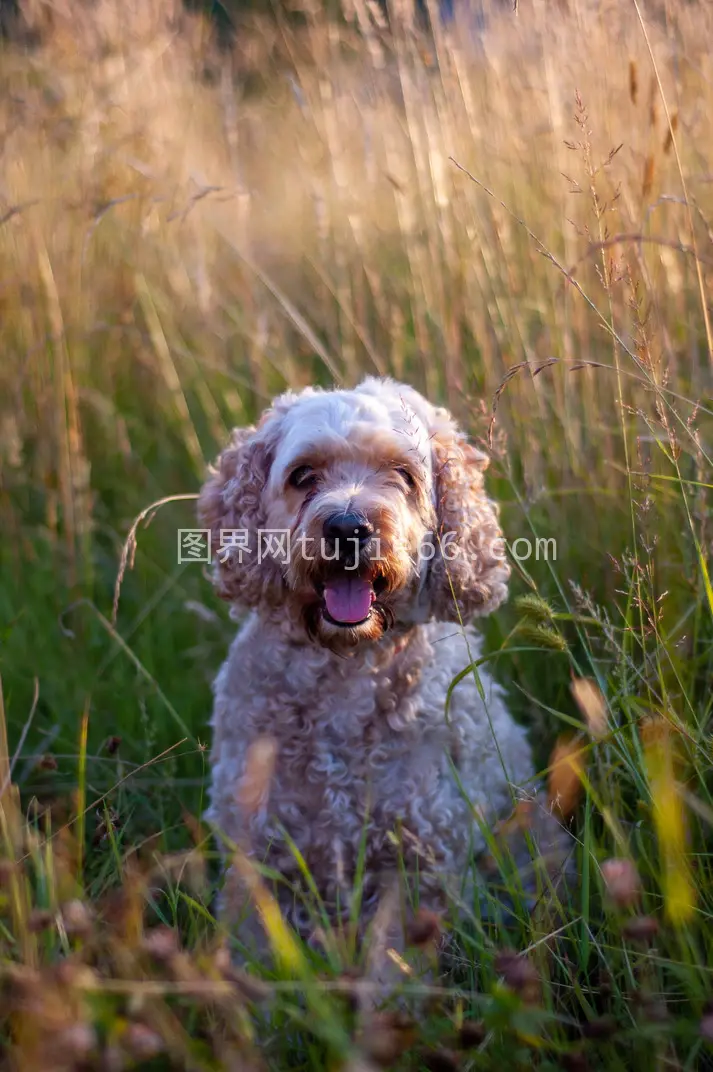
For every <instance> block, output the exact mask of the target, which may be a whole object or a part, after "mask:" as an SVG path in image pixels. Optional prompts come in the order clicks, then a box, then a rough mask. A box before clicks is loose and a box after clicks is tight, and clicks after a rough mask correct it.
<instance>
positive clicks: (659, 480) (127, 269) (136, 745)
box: [0, 0, 713, 1072]
mask: <svg viewBox="0 0 713 1072" xmlns="http://www.w3.org/2000/svg"><path fill="white" fill-rule="evenodd" d="M20 7H21V10H22V13H23V16H24V22H23V24H22V27H21V31H20V30H18V31H17V33H16V34H15V35H14V37H11V38H10V39H8V40H5V41H4V42H2V43H1V45H0V126H1V128H2V132H3V138H2V143H1V147H0V160H1V164H2V169H1V171H0V175H1V176H2V178H1V179H0V346H1V357H0V537H1V538H0V577H1V581H0V676H1V680H2V705H0V1067H2V1068H8V1069H11V1068H16V1069H22V1070H28V1072H59V1070H64V1069H67V1070H70V1069H101V1070H104V1069H107V1070H113V1069H117V1070H120V1069H123V1068H133V1067H141V1068H143V1067H146V1068H169V1067H170V1068H187V1069H201V1070H203V1069H206V1070H208V1069H220V1068H227V1069H236V1070H237V1069H240V1070H242V1069H246V1070H247V1069H259V1068H278V1069H281V1068H291V1069H299V1068H304V1069H306V1068H324V1069H330V1070H333V1069H339V1068H345V1069H349V1070H351V1072H357V1070H358V1072H368V1070H370V1069H374V1068H379V1067H387V1068H392V1067H394V1068H396V1067H399V1068H427V1069H434V1070H435V1069H438V1070H441V1069H444V1070H450V1069H454V1068H461V1069H489V1068H495V1067H502V1068H508V1069H509V1068H513V1069H518V1068H531V1067H535V1068H538V1069H569V1070H580V1069H600V1068H601V1069H607V1070H608V1069H611V1070H617V1069H627V1070H632V1069H635V1070H638V1069H644V1068H645V1069H647V1070H648V1069H654V1068H655V1069H657V1070H658V1069H686V1070H694V1069H705V1068H711V1067H713V1049H712V1048H711V1047H712V1044H713V975H712V973H713V937H711V936H712V935H713V927H712V926H711V924H712V922H713V920H712V918H711V913H712V912H713V888H712V886H711V877H712V873H713V866H712V860H711V856H710V848H711V844H712V843H713V837H712V834H713V831H712V824H713V777H712V776H711V768H712V765H713V757H712V753H711V729H710V727H711V714H712V712H713V686H712V683H713V582H712V580H711V566H710V557H711V548H712V547H713V543H712V541H713V533H712V531H711V522H710V516H709V503H710V499H711V488H712V487H713V476H712V475H711V474H712V473H713V466H712V465H711V450H712V449H713V437H712V436H711V431H712V429H713V422H712V421H711V417H712V416H713V375H712V368H713V326H712V321H713V309H712V308H711V294H712V293H713V9H712V8H711V6H710V5H709V4H707V3H706V2H704V0H701V2H695V0H693V2H686V0H661V2H654V0H626V2H608V0H601V2H594V0H592V2H589V0H560V2H550V0H548V2H546V0H520V3H519V4H518V5H517V11H515V10H512V9H511V7H510V5H508V4H500V3H497V2H496V0H493V2H492V4H491V3H489V2H487V0H486V2H485V3H484V16H483V20H482V25H481V26H480V27H479V28H478V29H477V30H476V28H475V26H474V24H473V22H472V20H471V21H470V22H469V21H468V19H467V18H465V17H464V16H463V14H462V13H461V12H460V11H459V10H457V11H456V18H455V21H454V22H453V23H452V24H447V25H442V24H441V23H440V22H439V20H438V18H437V17H436V15H435V10H432V11H431V14H432V16H433V18H432V31H431V32H426V30H425V28H424V26H423V25H421V24H417V23H416V22H415V21H414V18H413V11H412V9H411V7H410V5H405V4H403V3H402V2H399V3H397V2H396V0H394V3H393V4H392V5H390V7H389V20H388V23H387V20H386V19H385V16H384V13H383V11H382V9H381V8H380V7H378V6H376V5H373V4H371V3H370V2H369V0H344V3H343V4H342V7H341V13H340V16H339V18H337V17H336V16H335V17H331V18H328V17H327V15H325V13H324V12H323V10H322V8H321V6H320V5H317V4H313V3H311V0H304V2H303V4H302V6H301V7H300V8H299V10H298V11H297V16H295V15H294V13H293V14H292V15H291V16H290V17H289V18H288V17H287V15H286V14H285V13H284V11H283V9H282V8H281V7H277V6H276V8H275V10H274V11H272V12H271V13H270V14H269V15H260V14H255V15H252V16H249V17H248V16H246V17H245V19H244V20H243V22H242V23H241V25H240V28H239V31H238V32H237V33H236V34H235V36H234V37H233V39H231V40H230V41H228V42H227V43H226V42H223V43H222V45H219V44H218V42H217V41H216V40H215V34H214V28H213V26H212V25H211V24H210V23H209V21H208V20H207V19H205V18H204V17H202V16H201V15H199V14H197V13H196V12H191V11H187V10H184V8H183V6H182V5H181V3H180V2H179V0H155V2H154V3H152V4H146V3H142V2H141V0H123V2H121V0H96V2H95V3H92V4H89V3H84V2H82V0H64V2H63V3H56V4H53V5H48V4H42V3H35V2H34V0H26V2H25V3H21V4H20ZM426 7H427V9H428V10H431V7H432V5H431V4H430V0H427V4H426ZM375 372H376V373H379V374H382V373H383V374H391V375H394V376H396V377H397V378H400V379H403V380H406V381H408V382H411V383H413V384H414V386H416V387H417V388H419V389H420V390H422V391H423V392H424V393H425V394H427V395H428V397H430V398H431V399H433V400H441V401H443V402H444V403H445V404H447V405H449V407H451V408H452V410H453V412H454V413H455V414H456V415H457V416H458V418H459V419H460V420H461V421H462V423H463V424H464V426H466V427H467V428H468V429H469V431H470V432H471V434H472V436H473V438H474V440H475V441H477V442H480V443H481V444H482V445H483V446H484V448H486V449H487V450H488V451H489V452H490V454H491V458H492V462H491V467H490V471H489V487H490V489H491V492H492V493H493V495H494V497H496V498H498V500H499V501H500V502H501V503H502V519H503V524H504V529H505V532H506V535H507V538H508V541H509V542H510V544H511V547H512V546H514V544H515V541H517V540H518V539H520V540H522V539H528V540H530V541H532V542H533V546H534V545H535V541H537V540H538V539H539V540H548V541H551V540H554V541H555V542H556V554H554V553H552V551H551V550H550V551H549V552H548V553H547V554H544V553H543V554H540V555H537V554H535V553H533V554H532V555H531V556H530V557H528V558H522V557H518V556H514V557H513V583H512V590H511V597H510V600H509V602H508V603H507V604H506V606H505V607H504V608H503V609H502V610H500V611H499V612H498V613H497V614H496V615H494V616H493V617H492V618H490V619H488V620H487V621H486V622H485V623H484V628H485V631H486V636H487V646H488V651H489V652H490V653H492V656H493V658H492V666H493V667H494V672H495V673H496V674H497V676H498V677H499V679H500V680H501V681H502V682H503V683H504V685H505V686H506V688H507V690H508V694H509V696H510V702H511V705H512V708H513V710H514V711H515V712H516V713H517V715H518V717H519V718H521V719H522V721H523V722H525V723H526V724H527V725H528V726H530V727H531V730H532V737H533V741H534V742H535V744H536V747H537V753H538V762H539V764H540V768H541V771H542V778H543V780H545V781H546V782H547V783H548V785H549V787H550V793H551V796H552V801H553V806H555V807H557V808H559V809H560V811H561V812H562V815H563V817H564V818H565V819H566V820H567V821H568V822H570V823H571V828H572V830H573V832H574V834H575V837H576V840H577V871H578V874H579V881H578V883H577V884H576V888H574V889H572V890H571V891H569V892H568V893H566V894H565V895H563V899H562V903H558V904H553V903H552V898H551V897H543V900H542V905H541V910H539V911H537V912H535V913H534V914H532V915H530V914H528V913H527V912H525V911H524V910H523V909H522V905H521V903H520V902H519V901H518V890H517V888H516V883H515V882H514V880H513V879H512V876H510V877H508V875H507V874H506V873H504V874H503V875H502V876H500V877H499V878H498V881H497V882H494V883H493V886H492V889H491V892H490V894H489V895H488V897H489V906H490V910H489V911H488V912H486V913H483V912H482V911H481V908H482V905H481V906H479V905H466V906H463V905H460V906H457V907H458V915H457V918H456V913H455V911H454V913H453V918H452V919H451V918H450V917H449V918H448V919H446V920H443V921H439V923H438V926H439V927H441V928H443V929H445V930H450V931H451V932H452V933H453V935H454V938H455V942H456V946H457V948H458V951H459V952H458V956H457V957H456V958H455V961H454V963H452V964H451V966H450V969H449V971H448V973H447V974H446V975H445V976H444V977H443V978H441V979H440V980H439V983H438V985H434V984H433V983H429V984H421V983H420V981H419V978H418V973H417V972H416V971H415V970H409V969H408V965H405V970H404V984H403V995H402V999H401V1002H400V1004H398V1005H397V1006H395V1007H394V1008H387V1009H386V1010H384V1011H383V1012H382V1013H381V1014H380V1015H379V1016H378V1017H375V1018H374V1019H373V1021H371V1022H370V1024H369V1025H368V1028H367V1029H365V1027H364V1024H363V1023H362V1022H361V1020H360V1017H359V1015H358V1004H359V1003H358V1000H357V998H358V984H359V974H360V964H361V961H360V954H359V951H358V950H357V949H355V947H354V943H353V941H352V940H351V937H350V935H349V934H346V935H345V934H335V935H331V936H328V938H329V940H327V941H326V952H325V953H324V956H322V957H320V956H319V955H318V954H316V953H315V952H314V951H312V950H308V949H307V948H305V947H303V946H302V945H301V944H300V943H299V942H296V941H295V940H294V938H293V937H292V936H291V935H290V934H289V933H287V932H285V930H284V928H282V927H281V926H280V923H279V920H275V919H274V918H272V917H269V913H268V917H269V918H270V920H271V924H270V936H271V939H272V940H273V942H274V945H275V948H276V952H277V954H278V966H277V967H276V968H269V967H265V966H264V965H260V964H254V965H251V966H250V967H251V970H250V973H249V974H245V973H244V972H242V971H241V970H238V969H236V968H235V967H234V966H233V965H232V964H231V959H230V951H231V940H232V939H231V937H230V936H227V935H225V934H223V933H222V932H221V929H220V927H219V926H218V924H217V923H216V921H215V919H214V917H213V909H212V906H213V893H214V890H215V887H216V884H217V883H218V882H219V872H218V869H217V866H216V864H217V861H216V853H215V846H214V844H213V842H212V840H211V837H210V831H209V830H208V829H207V828H206V827H205V825H204V824H203V823H202V821H201V814H202V810H203V802H204V795H205V786H206V779H207V767H208V751H207V749H208V746H209V733H208V727H207V720H208V717H209V713H210V704H211V693H210V686H211V681H212V678H213V676H214V674H215V672H216V670H217V669H218V667H219V665H220V663H221V661H222V659H223V657H224V654H225V651H226V647H227V644H228V642H229V639H230V637H231V635H232V632H233V630H234V628H235V625H234V623H232V622H231V621H230V620H229V617H228V608H227V607H225V606H223V605H220V604H219V602H218V600H217V599H216V597H215V596H214V594H213V592H212V590H211V586H210V583H209V580H208V579H207V576H206V573H205V570H204V568H203V567H201V565H199V564H196V563H179V561H178V555H177V532H178V530H179V529H188V528H192V527H195V520H194V511H195V503H194V497H195V495H196V493H197V490H198V488H199V487H200V484H201V481H202V479H203V477H204V474H205V471H206V466H207V464H208V463H209V462H210V461H212V460H213V459H214V457H215V456H216V454H217V452H218V451H219V449H220V448H221V446H222V445H223V444H224V442H225V441H226V439H227V436H228V433H229V430H230V428H231V427H233V426H236V425H242V424H245V423H250V422H251V421H252V420H254V419H255V417H256V416H257V415H258V414H259V413H260V411H261V410H262V408H263V407H264V406H265V405H266V404H267V402H268V401H269V399H270V398H271V397H272V396H273V395H274V394H275V393H276V392H278V391H280V390H282V389H283V388H285V387H286V386H288V385H290V386H300V385H306V384H311V383H319V384H325V385H327V384H331V383H343V384H347V385H349V384H353V383H355V382H356V381H357V380H358V379H359V378H360V377H361V376H362V375H363V374H365V373H375ZM157 504H158V505H157ZM137 519H138V523H137ZM132 533H133V534H135V540H133V539H129V537H130V535H131V534H132ZM127 540H129V542H128V543H127ZM519 546H520V547H523V546H524V545H523V544H520V545H519ZM548 546H549V547H550V548H551V547H552V544H549V545H548ZM122 563H123V567H125V568H122V569H121V574H122V576H121V584H117V578H118V577H119V576H120V567H121V566H122ZM496 848H497V846H495V845H494V851H495V850H496ZM496 857H497V853H496ZM496 870H497V868H496ZM505 871H506V869H505ZM498 883H499V884H500V885H499V886H498ZM264 891H265V892H264V896H265V897H266V898H267V897H268V896H269V892H268V886H267V885H266V886H265V887H264ZM499 892H502V893H503V894H505V893H506V894H507V895H508V896H509V897H510V898H511V899H512V900H513V901H514V903H515V911H514V920H513V919H509V920H505V919H503V918H501V917H500V916H499V914H498V911H497V905H498V899H499ZM434 927H435V923H434ZM432 940H433V932H432V930H429V929H428V928H426V932H425V933H423V934H421V935H419V936H417V944H419V945H420V946H421V948H420V949H419V950H418V951H417V952H419V955H420V954H423V952H424V947H426V949H425V951H426V953H428V947H429V944H430V943H431V942H432ZM424 1001H425V1002H426V1006H425V1011H424V1006H423V1002H424ZM417 1002H418V1003H419V1004H416V1003H417ZM409 1009H411V1011H412V1012H413V1011H414V1010H416V1009H419V1010H420V1011H418V1012H417V1014H416V1015H414V1016H413V1017H412V1018H409V1011H408V1010H409Z"/></svg>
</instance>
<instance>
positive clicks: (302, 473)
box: [288, 465, 317, 489]
mask: <svg viewBox="0 0 713 1072" xmlns="http://www.w3.org/2000/svg"><path fill="white" fill-rule="evenodd" d="M316 481H317V474H316V473H315V471H314V469H312V468H311V467H310V466H309V465H298V466H297V468H296V469H293V470H292V472H291V473H290V476H289V481H288V482H289V484H290V487H293V488H302V489H304V488H311V487H312V486H313V485H314V484H315V483H316Z"/></svg>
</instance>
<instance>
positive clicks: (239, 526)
mask: <svg viewBox="0 0 713 1072" xmlns="http://www.w3.org/2000/svg"><path fill="white" fill-rule="evenodd" d="M277 420H278V418H277V417H276V416H275V415H274V413H273V411H268V412H267V413H266V414H265V416H264V417H263V418H262V420H261V421H260V424H259V426H258V427H255V426H254V425H253V426H251V427H248V428H236V429H235V430H234V431H233V433H232V435H231V438H230V443H229V444H228V446H227V447H226V448H225V450H224V451H223V453H222V454H221V455H220V457H219V458H218V461H217V462H216V464H215V466H213V467H212V469H211V470H210V473H209V476H208V479H207V480H206V482H205V484H204V485H203V488H202V489H201V493H200V495H199V498H198V517H199V520H200V523H201V525H202V526H203V527H204V528H206V529H210V536H211V549H212V560H213V564H214V565H213V570H214V581H215V586H216V589H217V592H218V594H219V595H220V596H221V598H223V599H226V600H228V601H229V602H231V603H239V604H242V605H243V606H245V607H251V608H252V607H257V606H258V605H259V604H261V603H262V602H264V601H271V602H272V601H275V600H277V599H279V595H280V593H281V590H282V576H281V574H280V571H279V569H278V568H277V565H276V563H275V562H274V561H273V560H271V559H270V558H269V557H263V558H262V560H261V561H258V559H259V558H260V556H259V555H258V532H259V530H260V529H261V528H262V529H264V528H265V527H266V526H265V504H264V501H263V493H264V490H265V485H266V484H267V480H268V476H269V474H270V466H271V464H272V447H273V445H274V436H275V428H274V424H275V422H276V421H277Z"/></svg>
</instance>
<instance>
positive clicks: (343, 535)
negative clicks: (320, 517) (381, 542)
mask: <svg viewBox="0 0 713 1072" xmlns="http://www.w3.org/2000/svg"><path fill="white" fill-rule="evenodd" d="M322 531H323V534H324V538H325V540H328V541H329V543H332V544H334V543H336V542H337V540H339V541H340V542H346V541H347V540H358V541H359V543H360V544H363V543H366V542H367V540H369V539H370V538H371V537H372V536H373V534H374V526H373V525H372V524H370V522H369V521H368V519H367V518H366V517H364V515H363V514H333V515H332V517H328V518H327V520H326V521H325V522H324V526H323V530H322ZM347 546H348V547H351V546H353V544H347Z"/></svg>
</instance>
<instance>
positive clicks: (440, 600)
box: [427, 411, 510, 621]
mask: <svg viewBox="0 0 713 1072" xmlns="http://www.w3.org/2000/svg"><path fill="white" fill-rule="evenodd" d="M441 412H442V411H441ZM444 416H445V414H444ZM431 449H432V464H433V479H434V489H435V494H434V499H435V503H434V506H435V511H436V517H437V531H436V533H435V534H434V543H435V546H436V553H435V555H434V557H433V560H432V562H431V563H430V568H429V575H428V579H427V592H428V598H429V611H430V613H431V615H432V616H433V617H435V618H436V619H438V620H439V621H461V620H462V621H467V620H468V619H469V618H470V617H472V616H473V615H475V614H479V615H482V614H489V613H490V612H491V611H493V610H495V608H496V607H498V606H499V605H500V604H501V603H502V602H503V600H504V599H505V597H506V595H507V582H508V579H509V577H510V566H509V564H508V562H507V559H506V557H505V543H504V540H503V538H502V531H501V529H500V524H499V521H498V508H497V506H496V505H495V503H493V502H492V501H491V500H490V499H489V498H488V496H487V495H486V493H485V486H484V480H483V472H484V471H485V469H486V468H487V466H488V463H489V460H488V458H487V456H486V455H485V454H483V453H482V452H481V451H479V450H477V449H476V448H475V447H474V446H472V445H471V444H470V443H469V442H468V440H467V439H466V437H465V435H463V434H462V433H461V432H460V431H459V430H458V428H457V427H456V425H455V424H454V423H453V421H452V420H451V419H450V418H448V419H447V420H439V421H438V424H437V427H436V429H435V430H434V432H433V435H432V438H431Z"/></svg>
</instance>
